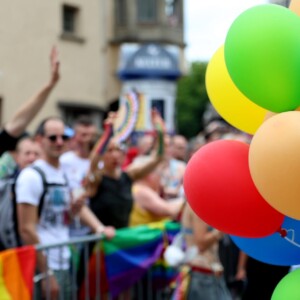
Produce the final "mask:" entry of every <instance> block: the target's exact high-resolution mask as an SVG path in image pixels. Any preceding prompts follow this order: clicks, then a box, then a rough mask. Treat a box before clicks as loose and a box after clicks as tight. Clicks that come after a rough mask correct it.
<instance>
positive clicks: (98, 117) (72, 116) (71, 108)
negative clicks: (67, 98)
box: [58, 102, 104, 129]
mask: <svg viewBox="0 0 300 300" xmlns="http://www.w3.org/2000/svg"><path fill="white" fill-rule="evenodd" d="M58 107H59V109H60V112H61V116H62V118H63V119H64V121H65V123H66V124H67V125H68V126H72V125H73V123H74V121H75V120H76V119H77V118H78V117H79V116H81V115H86V116H89V117H90V118H91V120H92V121H93V123H94V124H95V125H96V126H97V127H98V128H99V129H102V120H103V118H104V117H103V116H104V111H102V110H100V109H99V108H97V107H93V106H86V105H81V104H75V103H73V102H70V103H66V102H59V103H58Z"/></svg>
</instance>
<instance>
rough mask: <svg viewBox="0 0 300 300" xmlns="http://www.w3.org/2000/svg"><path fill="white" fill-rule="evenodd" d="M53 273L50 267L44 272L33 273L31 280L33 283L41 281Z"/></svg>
mask: <svg viewBox="0 0 300 300" xmlns="http://www.w3.org/2000/svg"><path fill="white" fill-rule="evenodd" d="M53 275H54V271H53V270H51V269H48V270H47V271H46V272H44V273H40V274H37V275H35V276H34V277H33V282H34V283H37V282H39V281H41V280H43V279H45V278H47V277H49V276H53Z"/></svg>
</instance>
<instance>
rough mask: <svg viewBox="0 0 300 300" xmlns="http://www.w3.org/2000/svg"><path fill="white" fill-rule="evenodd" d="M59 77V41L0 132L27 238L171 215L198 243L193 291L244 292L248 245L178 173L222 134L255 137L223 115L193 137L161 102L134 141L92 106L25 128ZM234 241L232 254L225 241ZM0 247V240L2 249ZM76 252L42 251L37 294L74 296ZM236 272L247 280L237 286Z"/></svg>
mask: <svg viewBox="0 0 300 300" xmlns="http://www.w3.org/2000/svg"><path fill="white" fill-rule="evenodd" d="M59 77H60V76H59V62H58V58H57V52H56V50H55V49H53V50H52V52H51V76H50V79H49V81H48V82H47V83H46V84H45V85H44V86H43V87H42V88H41V90H40V91H38V92H37V94H36V95H34V96H33V98H30V99H29V100H27V101H25V102H24V105H23V106H22V107H21V108H20V109H19V110H18V111H17V112H16V113H15V115H14V116H13V117H12V118H11V119H10V120H9V121H8V122H7V123H6V124H4V126H3V128H2V130H1V132H0V155H1V157H0V180H2V179H4V178H14V179H15V187H14V188H15V200H16V209H17V210H16V212H17V220H18V234H19V238H20V241H21V243H22V245H32V244H46V243H47V244H49V243H58V242H64V241H67V240H69V239H70V238H72V237H78V236H85V235H88V234H90V233H97V234H102V235H104V236H105V237H106V238H108V239H110V238H113V237H114V235H115V230H116V229H119V228H124V227H128V226H137V225H141V224H147V223H152V222H156V221H161V220H164V219H172V220H176V221H178V222H181V224H182V228H184V230H183V232H184V233H185V234H184V236H185V242H186V246H187V248H189V247H196V249H197V251H196V255H195V256H194V258H193V259H192V260H191V261H190V262H189V267H190V268H191V282H190V285H189V289H188V298H187V299H204V300H222V299H223V300H227V299H241V298H239V297H241V295H242V290H244V285H243V283H244V282H246V279H247V273H246V272H245V270H246V264H245V261H246V260H245V259H242V258H240V257H239V256H241V257H244V254H242V253H240V252H239V251H238V249H234V245H233V244H232V242H231V241H230V240H229V238H228V236H227V235H226V234H224V233H222V232H220V231H218V230H216V229H214V228H211V227H210V226H209V225H207V224H206V223H205V222H203V221H202V220H200V219H199V217H198V216H197V215H196V214H195V213H194V212H193V211H192V210H191V208H190V206H189V205H188V203H187V201H186V199H185V195H184V190H183V185H182V183H183V176H184V172H185V168H186V164H187V162H188V160H189V158H190V157H191V156H192V155H193V153H194V152H195V151H197V150H198V149H199V148H201V147H202V146H204V145H205V144H206V143H209V142H212V141H214V140H217V139H220V138H227V139H236V140H241V141H243V142H249V138H250V137H249V136H247V135H244V134H243V133H240V132H237V130H236V129H234V128H232V127H230V126H229V125H228V124H227V123H226V122H223V121H222V120H211V122H209V124H207V126H206V127H205V129H204V131H203V132H201V133H199V135H198V136H196V137H195V138H193V139H192V140H191V141H188V140H187V139H186V138H185V137H184V136H182V135H179V134H175V135H169V134H168V133H167V132H165V130H163V129H162V128H161V126H160V124H161V123H162V122H163V120H162V118H161V116H160V115H159V113H158V112H157V111H156V110H153V111H152V115H151V119H152V124H153V131H152V132H151V133H145V134H144V135H143V136H141V137H140V138H139V140H138V142H137V145H135V146H134V147H133V146H132V145H128V144H124V143H120V142H119V141H118V140H117V139H115V138H114V137H113V124H114V120H115V118H116V114H115V113H113V112H111V113H109V114H108V117H107V119H106V120H105V122H104V131H103V134H102V135H101V137H100V138H99V136H98V129H97V127H96V125H95V124H93V122H92V121H91V119H90V118H89V117H88V116H80V117H79V118H78V119H77V120H76V121H75V123H74V124H73V128H72V130H70V128H67V126H66V124H65V123H64V121H63V120H62V119H61V118H60V117H58V116H49V117H47V118H46V119H44V120H43V121H42V122H41V123H40V124H39V126H38V128H37V130H36V132H35V133H34V134H33V135H29V134H28V133H27V132H26V129H27V126H28V125H29V123H30V122H31V120H32V119H33V118H34V117H35V116H36V115H37V113H38V112H39V111H40V109H41V108H42V107H43V105H44V104H45V102H46V100H47V98H48V96H49V94H50V93H51V91H52V90H53V89H54V87H55V86H56V84H57V82H58V80H59ZM229 248H230V249H234V251H233V252H234V254H232V253H233V252H232V251H227V250H228V249H229ZM4 249H5V245H4V244H3V243H2V244H1V240H0V250H4ZM226 249H227V250H226ZM226 251H227V252H226ZM226 253H227V254H226ZM228 253H230V254H228ZM70 255H71V253H70V249H69V248H68V247H64V248H63V250H62V252H59V250H58V249H55V248H53V249H50V250H49V251H48V252H47V255H45V254H44V253H42V252H39V254H38V256H37V273H38V274H40V275H41V276H40V278H41V281H40V285H39V286H38V288H37V289H36V291H35V299H42V295H45V293H46V289H49V288H50V294H51V299H58V297H59V295H63V296H64V299H71V298H70V297H71V296H70V295H71V294H70V293H71V280H70V276H69V274H70V272H69V269H70ZM228 261H229V263H228ZM242 261H243V262H244V264H243V265H242V264H241V263H240V262H242ZM248 261H250V260H248ZM229 269H230V270H231V271H230V272H229V271H228V270H229ZM242 271H244V272H242ZM287 271H288V270H286V269H285V270H284V272H287ZM273 272H274V271H273ZM284 272H283V273H284ZM224 274H225V275H226V276H224ZM282 276H283V275H282ZM46 278H48V281H47V284H46V281H45V279H46ZM233 282H239V283H242V284H241V285H239V286H238V289H237V285H233V284H232V283H233ZM274 287H275V286H274ZM254 290H255V286H254ZM256 292H257V293H259V292H261V291H256ZM245 299H246V298H245ZM247 299H248V298H247ZM252 299H254V298H252ZM255 299H264V298H259V296H257V297H255Z"/></svg>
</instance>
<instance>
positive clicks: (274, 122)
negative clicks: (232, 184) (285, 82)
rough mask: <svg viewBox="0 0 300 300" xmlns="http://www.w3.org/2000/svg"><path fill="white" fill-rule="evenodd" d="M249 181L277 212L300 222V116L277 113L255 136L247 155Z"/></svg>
mask: <svg viewBox="0 0 300 300" xmlns="http://www.w3.org/2000/svg"><path fill="white" fill-rule="evenodd" d="M249 167H250V173H251V176H252V179H253V181H254V184H255V185H256V187H257V189H258V191H259V192H260V193H261V195H262V196H263V197H264V199H265V200H266V201H267V202H268V203H269V204H270V205H271V206H273V207H274V208H275V209H276V210H278V211H279V212H281V213H283V214H285V215H287V216H289V217H291V218H294V219H299V220H300V112H299V111H290V112H284V113H279V114H277V115H275V116H273V117H271V118H270V119H268V120H266V121H265V122H264V123H263V124H262V125H261V126H260V128H259V129H258V130H257V132H256V133H255V135H254V137H253V139H252V141H251V144H250V151H249Z"/></svg>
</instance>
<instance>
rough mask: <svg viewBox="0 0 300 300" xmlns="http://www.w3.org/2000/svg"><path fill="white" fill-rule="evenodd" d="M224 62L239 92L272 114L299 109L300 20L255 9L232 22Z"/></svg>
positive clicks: (281, 10) (280, 11) (281, 11)
mask: <svg viewBox="0 0 300 300" xmlns="http://www.w3.org/2000/svg"><path fill="white" fill-rule="evenodd" d="M224 52H225V62H226V66H227V69H228V72H229V74H230V76H231V78H232V80H233V82H234V83H235V85H236V86H237V87H238V89H239V90H240V91H241V92H242V93H243V94H244V95H245V96H246V97H247V98H248V99H250V100H251V101H253V102H254V103H256V104H257V105H259V106H261V107H263V108H266V109H268V110H270V111H273V112H278V113H279V112H284V111H291V110H294V109H296V108H297V107H298V106H299V105H300V18H299V17H298V16H297V15H296V14H295V13H294V12H292V11H291V10H289V9H287V8H285V7H282V6H279V5H274V4H265V5H258V6H255V7H252V8H250V9H248V10H246V11H245V12H243V13H242V14H241V15H239V16H238V17H237V19H236V20H235V21H234V22H233V24H232V25H231V27H230V28H229V30H228V33H227V36H226V40H225V48H224Z"/></svg>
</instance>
